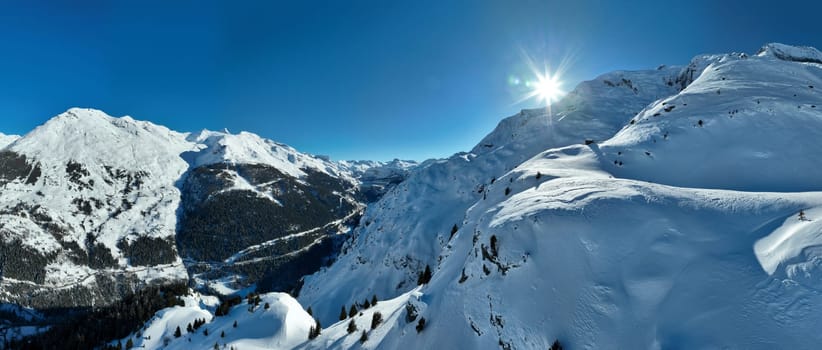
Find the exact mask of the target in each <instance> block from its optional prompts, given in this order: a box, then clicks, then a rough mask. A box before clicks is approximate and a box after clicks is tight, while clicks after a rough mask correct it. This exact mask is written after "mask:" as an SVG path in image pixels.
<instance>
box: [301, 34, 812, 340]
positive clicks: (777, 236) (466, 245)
mask: <svg viewBox="0 0 822 350" xmlns="http://www.w3.org/2000/svg"><path fill="white" fill-rule="evenodd" d="M774 47H778V48H781V50H782V52H790V53H791V54H790V57H792V59H790V60H786V59H784V57H777V56H776V55H772V54H769V53H768V52H769V50H771V49H772V48H774ZM808 50H809V49H793V48H789V47H785V46H781V45H768V46H766V48H765V49H764V50H763V53H762V54H760V55H758V56H751V57H748V56H746V55H714V56H702V57H699V58H697V59H695V62H698V63H697V64H695V65H690V66H689V67H690V68H686V69H685V71H688V70H690V69H692V68H693V67H694V66H700V65H702V66H703V67H704V68H702V70H701V71H697V72H696V73H695V74H694V79H693V82H692V83H691V84H690V85H688V86H687V87H686V88H685V89H684V90H683V91H681V92H678V93H675V94H673V95H672V96H670V97H666V98H664V99H662V100H660V101H656V102H654V103H651V104H650V105H649V106H648V107H647V108H646V109H645V110H644V111H642V112H641V113H639V114H638V115H637V116H636V117H635V118H633V119H630V120H627V121H626V126H625V128H623V129H622V130H621V131H619V132H617V133H616V134H615V136H614V137H613V138H610V139H605V140H604V141H603V142H602V143H601V144H590V145H571V146H567V147H560V148H553V149H548V150H546V151H544V152H541V153H539V154H537V155H536V156H534V157H533V158H531V159H530V160H528V161H526V162H524V163H522V164H520V165H519V166H517V167H516V168H515V169H513V170H512V171H510V172H508V173H507V174H505V175H504V176H501V177H499V178H498V179H497V180H496V181H495V183H494V184H490V185H488V186H485V187H484V188H483V194H484V197H483V198H482V199H480V200H478V201H476V202H475V203H474V204H473V205H472V206H471V208H470V209H468V210H467V211H466V212H464V221H463V222H462V226H461V227H460V229H459V230H458V231H457V232H456V233H455V235H454V237H453V238H452V239H451V240H450V241H449V242H448V243H447V246H446V247H445V248H444V249H443V253H442V254H441V255H440V258H439V262H440V263H439V264H438V266H437V267H435V268H434V274H433V279H432V281H431V283H429V284H428V285H426V286H424V287H423V288H422V289H420V293H422V295H423V297H422V298H421V299H420V300H419V303H422V304H423V305H422V307H420V309H422V310H423V311H422V312H420V316H421V317H425V318H426V320H427V326H426V328H425V330H423V331H422V332H421V333H419V334H417V333H416V331H414V330H413V327H412V326H413V325H412V324H404V325H403V324H397V325H394V329H393V330H391V331H389V332H390V334H391V335H390V337H391V338H392V340H391V341H390V342H387V341H386V339H382V340H381V342H380V344H379V345H374V346H372V347H369V348H376V349H420V348H431V347H437V348H470V349H544V348H548V347H549V346H550V344H551V343H552V342H553V341H554V340H556V339H559V340H560V342H561V343H563V344H564V345H565V347H566V348H574V349H603V348H614V349H773V348H787V349H814V348H817V347H818V344H820V343H822V335H820V333H819V332H818V329H817V328H818V327H817V325H819V324H820V322H822V315H821V314H820V313H818V312H816V309H817V308H818V306H819V305H822V293H820V292H821V291H822V282H820V281H822V278H820V277H822V270H820V266H822V264H821V263H820V262H822V249H821V248H820V247H822V234H821V233H822V192H818V190H819V188H818V187H816V186H817V185H818V182H817V183H813V182H812V181H810V180H809V178H807V177H806V174H805V173H811V174H815V172H817V171H818V169H817V168H818V167H817V166H816V165H817V164H819V162H818V157H819V156H820V151H819V150H820V149H822V138H819V137H816V136H817V130H819V128H820V124H822V115H821V114H819V113H818V112H816V109H815V108H814V107H811V106H805V105H802V103H807V104H811V103H813V102H806V101H808V100H811V99H813V98H814V96H815V95H814V94H813V93H812V92H811V93H809V92H805V93H803V92H802V90H801V89H800V88H799V87H797V86H795V85H796V83H797V82H798V80H797V79H803V78H801V77H805V78H806V79H808V83H807V84H806V85H805V86H804V89H809V90H813V89H812V88H810V87H809V85H812V84H814V82H815V79H816V76H817V75H818V70H819V69H820V68H822V66H820V65H819V64H817V63H814V62H813V61H812V60H811V59H809V58H807V57H806V56H809V57H816V56H815V55H817V54H816V53H813V52H815V51H808ZM808 52H811V53H812V54H808ZM799 53H802V54H803V55H806V56H798V55H799ZM783 56H784V55H783ZM704 62H708V63H707V64H703V63H704ZM749 66H750V67H749ZM717 69H718V70H717ZM773 71H781V72H783V73H784V74H773ZM721 72H724V73H722V74H726V75H723V76H716V77H715V75H716V74H720V73H721ZM734 72H737V73H734ZM731 73H733V74H731ZM723 77H724V78H725V79H722V78H723ZM763 77H764V78H763ZM797 77H800V78H797ZM718 89H721V92H720V93H717V92H716V91H717V90H718ZM704 91H708V92H710V93H707V92H704ZM703 92H704V93H703ZM710 94H713V96H711V97H713V98H719V99H720V100H714V99H711V98H709V95H710ZM726 94H735V95H734V96H735V98H734V99H728V100H722V99H723V98H724V97H723V96H725V95H726ZM786 94H787V95H786ZM793 94H796V96H795V97H794V96H793ZM756 99H758V100H759V101H760V102H759V104H758V105H762V104H766V106H767V107H765V109H764V110H762V111H760V110H757V109H755V108H756V107H753V106H756V105H757V103H756V101H755V100H756ZM672 101H677V102H676V103H672ZM803 101H805V102H803ZM663 103H665V104H664V105H663ZM749 103H750V105H749ZM686 104H687V106H686ZM791 104H793V106H792V108H788V107H787V106H788V105H791ZM797 105H801V107H800V108H797ZM670 106H676V107H673V108H668V107H670ZM745 106H747V107H745ZM666 108H668V111H666V110H665V109H666ZM691 108H693V109H692V111H695V112H696V113H697V114H698V115H700V116H704V117H703V118H702V121H703V122H702V125H701V126H700V125H699V124H700V123H699V119H698V118H699V117H697V118H694V120H692V121H691V123H689V124H688V125H687V127H686V126H685V124H684V122H682V121H683V120H688V118H689V117H690V114H689V113H687V111H689V110H691ZM728 108H731V109H730V112H731V113H728V112H729V110H728ZM806 108H807V109H809V110H810V111H808V110H805V109H806ZM746 109H747V111H746V112H743V110H746ZM769 109H773V110H778V111H780V113H778V116H775V115H769V114H768V113H769V112H768V110H769ZM678 110H685V111H686V112H682V114H679V115H677V114H675V112H676V111H678ZM736 110H739V111H738V112H736ZM656 113H660V114H659V115H657V116H654V114H656ZM766 116H769V117H766ZM631 120H633V122H631ZM730 122H732V123H736V124H733V125H732V126H730V125H725V123H730ZM792 124H793V125H797V127H795V128H792V129H791V128H788V127H786V125H792ZM800 125H801V126H800ZM672 126H678V127H677V128H673V127H672ZM666 131H667V132H668V133H667V137H666V134H665V132H666ZM745 133H754V134H756V137H757V138H750V137H743V135H744V134H745ZM706 134H707V135H706ZM726 135H727V136H726ZM654 139H656V142H654V141H653V140H654ZM787 139H790V140H792V141H793V142H787ZM718 140H726V141H727V142H726V143H721V142H720V141H718ZM722 147H726V148H732V149H734V150H735V152H731V151H730V150H724V149H721V148H722ZM790 147H797V148H799V149H801V150H804V153H805V156H804V157H800V156H799V155H798V154H797V153H796V151H795V150H789V149H785V148H790ZM619 152H622V154H619ZM633 152H636V153H639V155H641V156H637V155H634V156H632V153H633ZM645 152H648V154H646V153H645ZM714 152H717V153H721V155H722V157H718V156H714V154H713V153H714ZM756 152H771V153H772V154H779V155H783V156H784V157H785V158H782V157H780V156H772V157H763V160H762V161H758V163H757V165H758V166H759V168H755V167H745V168H743V169H741V170H736V169H734V168H733V167H732V165H733V164H746V162H750V161H752V160H751V157H750V155H751V154H753V153H756ZM616 156H625V157H623V158H616ZM642 157H646V158H642ZM697 160H698V161H697ZM615 161H616V162H615ZM651 161H653V162H657V163H653V164H654V165H653V166H652V165H649V164H651V163H649V162H651ZM620 162H622V163H620ZM789 162H791V164H788V163H789ZM683 163H684V164H683ZM633 166H636V167H637V168H639V167H641V171H640V170H636V169H634V168H632V167H633ZM784 167H789V168H788V169H784ZM710 169H716V171H725V172H727V173H726V174H728V175H727V176H728V177H729V178H730V179H722V178H720V177H719V176H710V175H711V172H710ZM686 171H690V173H689V174H691V176H684V175H683V174H682V173H683V172H686ZM744 171H747V172H749V173H747V174H743V172H744ZM733 178H736V179H737V180H736V181H733ZM817 178H818V176H817ZM412 180H413V177H412V179H410V180H409V182H410V181H412ZM676 186H678V187H676ZM711 188H713V189H711ZM743 190H744V191H743ZM808 190H810V191H808ZM784 191H793V192H784ZM418 195H419V194H418ZM388 198H389V197H386V198H385V199H388ZM385 199H384V200H385ZM367 218H368V216H366V219H367ZM418 220H419V218H418ZM372 225H373V224H372ZM360 244H365V243H360ZM352 249H356V248H352ZM394 249H396V250H398V251H397V252H396V254H408V255H413V254H418V253H417V252H416V251H414V250H413V249H415V248H414V247H411V248H410V249H407V250H401V249H400V248H399V246H395V247H394ZM341 261H342V260H341ZM335 266H336V265H335ZM349 268H350V269H352V270H353V271H356V269H357V268H358V266H357V265H356V264H352V267H349ZM312 278H326V279H327V280H328V281H336V280H337V279H335V278H333V277H327V276H325V275H324V274H318V275H316V276H312ZM361 281H362V283H363V284H365V285H369V283H368V278H367V277H366V278H363V279H362V280H361ZM312 283H316V284H317V285H322V283H321V280H319V279H318V280H316V281H313V282H312ZM318 299H320V298H318ZM312 305H314V304H312ZM337 308H339V306H337ZM314 309H315V310H316V309H318V307H317V306H314ZM326 344H327V343H326ZM366 344H367V343H366ZM355 347H356V346H351V344H349V343H346V342H336V343H332V344H331V346H329V348H332V349H349V348H355Z"/></svg>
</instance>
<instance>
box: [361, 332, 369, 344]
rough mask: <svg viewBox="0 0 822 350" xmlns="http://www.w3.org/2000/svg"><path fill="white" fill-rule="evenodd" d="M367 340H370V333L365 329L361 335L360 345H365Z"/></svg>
mask: <svg viewBox="0 0 822 350" xmlns="http://www.w3.org/2000/svg"><path fill="white" fill-rule="evenodd" d="M366 340H368V333H366V332H365V330H364V329H363V330H362V335H360V343H365V341H366Z"/></svg>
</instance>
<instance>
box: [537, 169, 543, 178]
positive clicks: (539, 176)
mask: <svg viewBox="0 0 822 350" xmlns="http://www.w3.org/2000/svg"><path fill="white" fill-rule="evenodd" d="M541 177H542V173H541V172H539V171H537V180H539V179H540V178H541Z"/></svg>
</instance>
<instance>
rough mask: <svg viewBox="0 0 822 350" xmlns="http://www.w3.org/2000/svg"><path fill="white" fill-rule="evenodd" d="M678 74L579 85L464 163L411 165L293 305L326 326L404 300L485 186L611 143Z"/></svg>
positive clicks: (633, 75) (669, 90) (631, 75)
mask: <svg viewBox="0 0 822 350" xmlns="http://www.w3.org/2000/svg"><path fill="white" fill-rule="evenodd" d="M680 71H681V69H680V68H676V67H673V68H662V69H658V70H649V71H637V72H614V73H609V74H605V75H603V76H600V77H598V78H596V79H594V80H592V81H588V82H584V83H582V84H580V86H579V87H577V88H576V89H575V90H574V91H573V92H571V93H570V94H569V95H568V96H567V97H566V98H565V99H564V100H562V101H561V102H560V103H559V104H557V105H556V106H554V107H553V109H552V110H551V111H548V110H545V109H535V110H524V111H522V112H521V113H519V114H517V115H515V116H512V117H510V118H507V119H505V120H503V121H502V122H501V123H500V125H499V126H498V127H497V128H496V129H495V130H494V131H493V132H492V133H491V134H489V135H488V136H487V137H486V138H485V139H483V140H482V141H481V142H480V143H479V144H478V145H477V146H476V147H475V148H474V150H472V152H471V153H459V154H456V155H454V156H452V157H450V158H448V159H442V160H433V161H428V162H425V163H423V164H421V165H420V166H418V167H417V168H415V169H414V170H413V171H412V173H411V175H410V176H409V178H408V179H407V180H406V181H404V182H402V183H401V184H400V185H398V186H397V187H395V188H394V189H392V190H391V191H390V192H389V193H388V194H386V196H385V197H383V198H382V199H381V200H380V201H379V202H377V203H374V204H373V205H370V206H369V207H368V209H367V211H366V213H365V215H364V217H363V219H362V223H363V225H362V226H361V227H360V228H359V229H358V230H356V231H355V232H354V238H353V239H352V240H351V241H350V244H348V245H347V246H346V247H344V248H343V252H344V254H343V255H342V256H341V257H340V258H339V260H338V262H337V263H335V264H334V265H332V266H331V267H329V268H328V269H327V270H325V271H321V272H320V273H318V274H315V275H312V276H308V277H306V283H305V285H304V287H303V289H302V291H301V292H300V295H299V300H300V301H301V302H302V303H303V304H306V305H313V306H314V310H316V314H317V315H318V317H320V319H321V320H322V321H323V322H328V321H330V320H333V319H334V318H335V317H336V316H337V314H336V311H337V310H338V308H339V305H342V304H347V303H349V304H350V303H351V302H352V301H354V300H361V299H362V298H364V297H366V296H369V295H372V294H374V293H376V294H377V295H379V296H382V297H394V296H397V295H399V294H401V293H403V292H405V291H408V290H409V289H410V288H412V287H413V286H414V285H415V283H416V275H417V273H419V272H420V271H422V269H423V268H424V267H425V265H426V264H429V265H431V266H436V263H437V260H436V259H437V256H438V255H439V254H440V253H441V249H442V247H443V246H444V245H445V244H446V243H447V241H448V238H449V237H450V234H451V230H452V228H453V227H454V225H457V226H458V227H461V226H462V222H463V219H464V216H465V211H466V210H467V209H468V208H469V207H470V206H471V205H472V204H473V203H475V202H476V201H477V200H480V199H482V197H483V194H482V191H483V189H484V188H485V187H486V186H488V185H489V184H490V183H491V182H492V181H494V178H495V177H499V176H502V175H503V174H505V173H506V172H508V171H509V170H511V169H512V168H514V167H516V166H517V165H518V164H520V163H522V162H523V161H525V160H527V159H528V158H530V157H532V156H533V155H535V154H537V153H538V152H540V151H543V150H545V149H547V148H552V147H558V146H565V145H569V144H575V143H580V142H583V141H584V140H586V139H594V140H601V139H604V138H606V137H608V135H613V133H615V132H616V131H618V130H619V128H621V127H622V125H624V124H625V123H627V122H628V120H630V118H631V117H633V116H634V115H635V114H636V113H637V112H639V111H641V110H642V109H643V108H644V107H645V106H646V105H647V104H648V103H650V102H652V101H654V100H656V99H659V98H662V97H665V96H668V95H670V94H673V93H676V92H677V91H678V88H677V87H676V83H675V82H676V80H677V79H679V75H680Z"/></svg>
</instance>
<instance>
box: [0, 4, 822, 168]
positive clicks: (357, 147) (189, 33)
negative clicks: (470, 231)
mask: <svg viewBox="0 0 822 350" xmlns="http://www.w3.org/2000/svg"><path fill="white" fill-rule="evenodd" d="M820 13H822V5H820V4H819V2H818V1H811V0H807V1H792V0H781V1H716V0H714V1H707V0H690V1H669V2H666V1H589V0H582V1H577V0H574V1H570V0H562V1H535V0H520V1H504V0H489V1H482V0H471V1H468V0H465V1H442V0H439V1H427V0H422V1H420V0H415V1H385V0H375V1H359V0H351V1H312V0H294V1H257V2H250V1H248V2H246V1H221V2H214V1H192V2H185V1H84V0H79V1H52V2H49V3H47V2H41V1H4V2H3V3H2V5H0V48H2V49H1V50H0V79H2V80H0V108H1V110H2V116H0V132H4V133H9V134H21V133H25V132H28V131H29V130H31V129H32V128H33V127H35V126H37V125H39V124H42V123H43V122H44V121H46V120H47V119H48V118H50V117H51V116H53V115H56V114H58V113H60V112H62V111H64V110H66V109H68V108H69V107H72V106H80V107H94V108H99V109H102V110H104V111H106V112H108V113H109V114H111V115H115V116H121V115H131V116H133V117H135V118H136V119H142V120H150V121H152V122H154V123H158V124H162V125H166V126H168V127H170V128H172V129H175V130H180V131H196V130H199V129H203V128H207V129H213V130H222V129H223V128H228V129H229V130H230V131H232V132H239V131H241V130H247V131H251V132H254V133H257V134H260V135H262V136H264V137H267V138H271V139H275V140H277V141H281V142H285V143H288V144H290V145H292V146H294V147H296V148H298V149H300V150H302V151H306V152H310V153H315V154H327V155H331V156H332V157H333V158H335V159H391V158H395V157H399V158H404V159H424V158H428V157H442V156H447V155H450V154H452V153H454V152H457V151H463V150H468V149H470V148H471V147H472V146H473V145H474V144H475V143H476V142H478V141H479V140H480V139H481V138H482V137H483V136H484V135H485V134H487V133H488V132H489V131H491V130H492V129H493V127H494V126H495V125H496V124H497V122H498V121H499V120H500V119H502V118H503V117H506V116H509V115H512V114H515V113H516V112H518V111H519V110H520V109H522V108H533V107H537V106H538V105H539V102H538V101H534V100H530V101H525V102H521V103H517V101H518V100H519V97H520V96H521V95H522V93H523V91H521V90H516V89H514V88H512V87H511V86H510V85H509V84H508V83H507V81H508V79H509V77H510V76H512V75H516V76H520V77H525V78H528V75H529V70H528V69H527V66H526V65H525V64H524V59H523V55H522V52H527V53H528V54H529V55H531V56H532V57H534V58H535V59H537V60H539V61H545V62H547V63H549V64H552V65H554V66H555V65H557V64H558V63H559V62H560V61H561V60H562V59H563V58H565V57H570V58H572V59H571V60H570V61H569V62H570V63H571V65H570V67H569V71H568V72H567V73H566V76H565V77H564V80H565V84H564V88H565V89H566V90H568V89H571V88H572V87H573V85H575V84H576V83H577V82H579V81H581V80H584V79H590V78H593V77H594V76H596V75H598V74H601V73H604V72H607V71H611V70H615V69H640V68H653V67H656V66H657V65H659V64H663V63H665V64H684V63H687V62H688V60H689V59H690V58H691V57H692V56H694V55H696V54H700V53H716V52H730V51H739V52H755V51H756V50H757V49H758V48H759V47H760V46H761V45H762V44H764V43H766V42H772V41H777V42H784V43H787V44H801V45H812V46H816V47H822V31H821V30H820V26H819V14H820Z"/></svg>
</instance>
